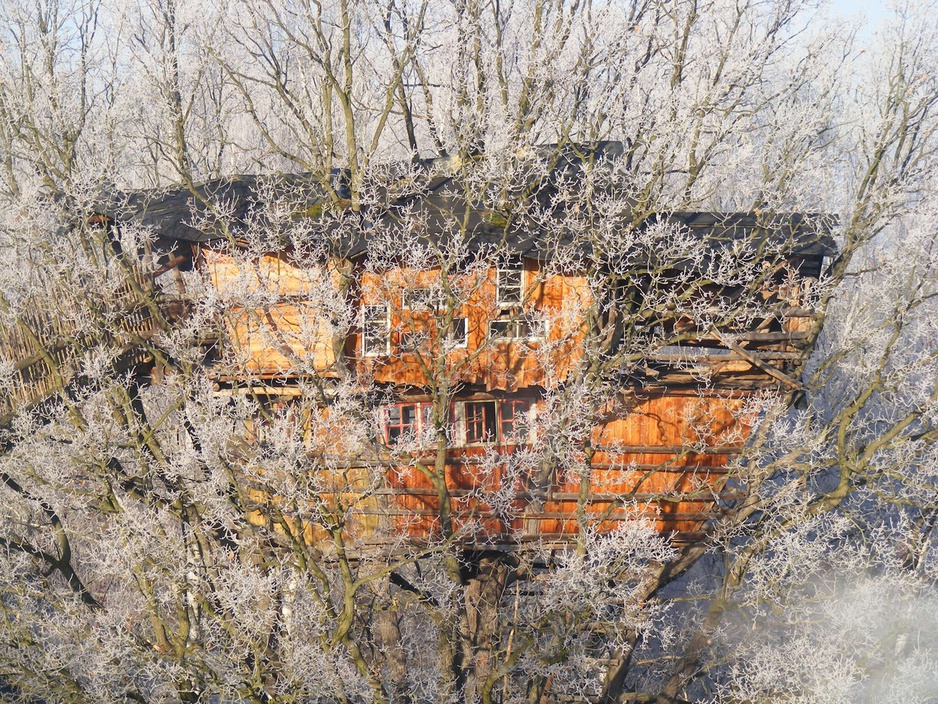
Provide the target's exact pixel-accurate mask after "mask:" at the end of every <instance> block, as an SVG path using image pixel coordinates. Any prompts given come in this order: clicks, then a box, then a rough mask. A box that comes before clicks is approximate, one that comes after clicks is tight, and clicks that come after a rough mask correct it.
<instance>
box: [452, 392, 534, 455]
mask: <svg viewBox="0 0 938 704" xmlns="http://www.w3.org/2000/svg"><path fill="white" fill-rule="evenodd" d="M462 404H463V409H462V410H463V413H462V422H463V428H464V431H465V432H464V433H463V438H464V441H465V444H466V445H482V444H497V445H525V444H527V442H528V437H527V434H528V432H529V429H528V418H527V415H528V413H529V412H530V410H531V402H530V401H528V400H527V399H508V400H502V399H486V400H480V401H463V402H462ZM519 431H521V432H520V434H519Z"/></svg>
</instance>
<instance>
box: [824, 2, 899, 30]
mask: <svg viewBox="0 0 938 704" xmlns="http://www.w3.org/2000/svg"><path fill="white" fill-rule="evenodd" d="M831 9H832V10H833V11H834V12H836V13H838V14H841V15H844V16H845V17H848V18H850V19H858V18H859V17H860V15H861V14H863V15H865V16H866V20H867V22H868V23H869V24H870V26H871V29H873V30H874V31H875V29H876V25H879V24H882V23H883V22H884V21H885V19H886V17H887V16H888V15H889V3H888V2H886V0H831Z"/></svg>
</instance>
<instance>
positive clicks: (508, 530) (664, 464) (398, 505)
mask: <svg viewBox="0 0 938 704" xmlns="http://www.w3.org/2000/svg"><path fill="white" fill-rule="evenodd" d="M746 401H747V400H746V398H745V397H743V396H738V395H737V396H731V397H693V396H668V395H662V396H656V397H654V398H647V399H644V400H641V401H635V400H633V403H632V404H631V406H632V407H631V408H628V409H619V412H618V413H617V414H613V416H611V417H610V420H609V421H608V422H606V423H605V424H603V425H602V426H600V427H597V428H596V429H595V430H594V431H593V433H592V437H591V438H590V439H589V440H590V444H591V446H592V448H593V450H594V451H595V454H594V455H593V456H592V458H591V460H590V461H589V462H588V463H587V462H586V460H585V456H584V455H582V454H581V455H580V456H579V457H577V456H574V457H572V458H568V460H567V463H566V464H565V465H564V466H562V467H550V468H548V469H549V472H548V476H546V477H539V475H540V474H541V473H542V471H543V468H542V466H541V465H540V464H536V465H533V466H532V465H531V463H525V462H521V463H518V462H517V460H518V459H519V458H520V457H521V455H517V454H513V453H516V452H518V451H519V450H523V449H524V448H523V447H521V446H514V445H507V446H494V445H488V446H482V445H476V446H468V447H452V448H450V449H449V450H448V451H447V461H446V465H445V467H446V468H445V485H446V488H447V491H448V493H449V495H450V505H449V508H450V511H451V513H452V519H453V528H454V530H455V531H456V532H457V534H458V539H459V540H460V541H461V542H464V543H467V544H475V545H482V544H486V543H490V544H494V543H513V544H517V543H522V542H526V541H531V540H540V539H545V540H552V541H561V542H566V541H570V540H572V539H574V538H575V536H576V535H577V534H578V533H580V532H581V531H582V530H598V531H601V532H603V531H609V530H612V529H614V528H615V527H616V525H618V524H619V523H620V522H622V521H625V520H634V519H636V518H641V519H643V520H647V521H650V522H651V523H652V524H653V525H654V526H655V527H656V529H657V530H659V531H661V532H663V533H667V534H675V536H676V538H677V539H681V538H682V537H686V536H690V535H693V534H696V533H697V532H699V531H700V530H702V529H703V528H704V526H705V524H706V521H707V520H708V519H709V518H710V517H711V516H714V515H716V513H717V511H718V509H717V507H716V500H717V499H718V498H719V497H723V498H726V497H727V496H728V495H729V494H728V493H727V491H726V486H725V485H726V481H727V479H728V476H729V474H728V473H729V472H730V471H731V470H730V466H729V464H728V462H729V460H730V459H731V458H732V457H734V456H735V455H736V454H737V453H738V451H739V448H740V447H741V446H742V444H743V443H744V441H745V438H746V436H747V435H748V432H749V420H750V419H749V418H747V417H746V412H747V410H746V409H747V405H746ZM326 436H331V437H336V435H335V433H333V432H331V431H330V432H324V433H323V438H322V439H320V440H318V441H314V442H312V445H311V451H312V452H313V453H314V454H316V455H318V456H319V457H321V458H323V460H324V464H323V467H322V468H321V469H320V470H319V474H318V475H317V478H316V480H315V481H316V485H317V490H318V491H319V492H320V493H319V494H318V499H317V500H318V501H319V502H322V504H321V505H322V506H323V507H327V508H330V509H333V510H339V511H340V512H341V513H342V515H343V516H344V517H345V520H347V521H348V524H347V527H348V529H349V532H350V533H351V541H352V542H353V543H357V544H367V543H370V542H375V541H380V540H382V539H384V538H386V537H387V536H389V535H393V536H398V537H406V538H407V539H410V540H414V541H417V542H427V541H433V540H438V539H440V538H441V537H442V533H441V524H440V518H441V505H440V499H439V495H438V491H437V489H436V488H435V487H434V484H433V481H431V478H430V476H428V472H431V471H432V466H433V460H434V452H435V451H434V450H433V449H431V448H427V449H426V451H424V452H422V453H419V454H417V455H412V457H413V461H412V462H410V463H408V462H407V461H404V460H401V459H394V458H393V457H392V456H390V455H388V454H386V453H381V454H380V455H378V456H376V457H375V458H374V460H373V461H371V462H368V461H363V460H364V457H363V453H362V452H360V451H359V452H357V453H354V454H350V455H348V456H346V458H345V460H344V461H343V459H342V458H341V457H340V456H337V455H336V454H335V453H336V451H338V450H341V448H339V447H338V446H336V445H334V444H332V443H330V442H329V441H328V439H327V437H326ZM345 449H346V450H347V451H351V450H352V449H353V448H351V447H348V448H345ZM327 454H328V457H329V460H328V461H325V460H326V455H327ZM499 456H500V458H499ZM382 458H383V459H382ZM418 462H422V463H423V467H422V468H420V467H418V466H417V464H418ZM581 477H582V478H583V481H584V486H585V493H584V492H583V491H581V490H582V489H583V488H584V487H581ZM583 497H585V500H584V498H583ZM314 523H315V522H314ZM307 532H308V533H309V536H311V539H315V540H320V539H325V540H328V536H327V535H326V533H325V529H324V524H319V525H315V524H311V525H310V526H309V527H308V528H307ZM382 536H383V537H382Z"/></svg>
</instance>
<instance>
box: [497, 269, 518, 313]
mask: <svg viewBox="0 0 938 704" xmlns="http://www.w3.org/2000/svg"><path fill="white" fill-rule="evenodd" d="M523 302H524V269H523V268H522V266H521V263H520V262H507V263H504V264H500V265H499V266H498V267H497V268H496V270H495V303H496V305H498V306H501V307H511V306H520V305H521V304H522V303H523Z"/></svg>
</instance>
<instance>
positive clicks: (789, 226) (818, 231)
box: [97, 142, 836, 258]
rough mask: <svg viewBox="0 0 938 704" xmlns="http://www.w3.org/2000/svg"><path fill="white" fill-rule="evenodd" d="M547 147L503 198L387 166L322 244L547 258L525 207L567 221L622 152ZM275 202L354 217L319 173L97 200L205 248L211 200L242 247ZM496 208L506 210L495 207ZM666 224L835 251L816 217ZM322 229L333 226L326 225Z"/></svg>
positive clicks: (711, 245) (338, 181)
mask: <svg viewBox="0 0 938 704" xmlns="http://www.w3.org/2000/svg"><path fill="white" fill-rule="evenodd" d="M541 149H542V150H544V151H545V152H546V153H552V154H554V155H555V159H554V162H553V163H552V165H551V168H550V170H549V171H548V173H547V175H546V176H542V177H541V178H540V180H539V181H538V182H536V183H527V184H522V185H520V186H519V187H518V189H517V190H516V191H515V192H511V191H508V192H504V191H502V192H499V193H498V194H486V195H485V196H483V197H482V198H480V197H479V196H478V195H477V194H476V193H475V192H470V189H468V188H467V187H466V186H465V184H464V183H463V182H462V181H460V180H459V179H458V178H457V177H456V176H455V175H453V174H452V173H450V172H454V171H456V169H454V168H453V164H452V161H451V160H449V159H445V158H444V159H431V160H425V161H422V162H419V163H417V164H408V165H401V166H400V167H399V168H396V167H395V166H391V167H389V168H388V172H387V173H386V174H384V176H385V179H384V181H383V182H381V185H380V186H379V188H377V189H375V193H376V197H375V199H374V201H373V204H370V205H365V206H363V208H362V210H361V212H360V213H358V214H356V215H355V217H354V218H352V220H353V225H352V227H344V228H342V232H343V234H342V235H341V236H338V237H337V236H336V234H335V231H334V230H329V232H328V233H325V232H324V237H328V238H332V239H335V240H337V241H336V242H335V243H334V246H335V247H337V248H339V249H340V250H341V253H342V254H343V255H344V256H347V257H352V258H354V257H358V256H362V255H364V254H366V252H367V251H368V245H369V241H370V240H371V238H372V234H373V233H374V232H376V231H378V230H379V229H385V228H390V229H391V230H392V231H393V228H400V229H401V233H400V234H401V236H402V238H410V237H415V238H417V239H419V240H423V241H428V242H435V243H440V242H443V241H445V240H446V239H447V238H450V237H457V236H459V237H464V238H467V239H468V240H469V241H471V242H472V243H473V244H474V245H477V246H480V247H481V246H487V245H488V246H492V247H494V248H498V249H499V250H500V251H502V252H504V253H508V254H514V255H518V256H528V257H533V258H542V257H545V256H547V255H548V254H549V252H548V251H547V248H548V247H551V246H556V245H557V244H558V243H556V242H553V243H548V242H546V241H545V239H544V238H543V237H541V236H540V235H539V228H538V226H537V224H536V222H535V221H534V219H533V218H532V216H531V212H530V211H531V210H532V209H530V207H529V206H531V205H534V206H535V207H534V208H533V211H540V212H541V213H543V212H544V209H545V208H547V209H552V210H550V212H553V213H554V214H555V215H557V216H558V217H562V215H563V213H562V212H561V211H562V208H563V207H564V205H563V204H558V202H557V201H556V200H555V199H554V195H555V193H556V192H557V187H556V186H557V184H558V183H559V182H560V181H561V180H564V179H571V178H573V179H575V178H576V174H577V172H578V169H580V168H581V165H582V162H583V160H584V159H585V158H592V159H594V160H597V159H600V160H601V159H610V160H611V159H614V158H615V157H616V155H617V154H619V153H621V145H620V144H618V143H616V142H604V143H600V144H599V145H598V146H596V147H595V148H594V149H592V150H581V151H580V152H576V151H575V150H574V149H573V148H570V149H564V150H560V151H559V152H557V151H554V152H551V150H550V147H548V146H545V147H542V148H541ZM558 154H559V156H558ZM584 155H585V156H584ZM330 189H331V193H330V192H329V191H330ZM270 195H276V196H285V197H288V198H289V199H290V201H291V204H290V205H291V208H292V211H293V213H294V214H295V216H296V217H316V218H318V217H321V216H322V215H323V213H325V212H326V211H329V210H330V209H332V210H334V211H344V212H345V213H349V214H350V212H349V211H348V206H349V204H350V203H349V201H348V200H347V198H348V196H349V192H348V188H347V177H346V174H345V173H344V172H341V171H333V172H332V173H331V174H329V176H328V177H326V178H323V177H321V176H317V175H315V174H297V175H275V176H256V175H243V176H233V177H230V178H224V179H217V180H214V181H210V182H207V183H204V184H202V185H200V186H198V187H196V188H195V189H193V190H189V189H187V188H176V189H166V190H142V191H133V192H129V193H119V192H113V193H111V194H109V195H108V197H107V198H105V199H102V200H101V202H100V204H99V207H98V210H97V212H100V213H102V214H105V215H107V216H108V217H111V218H112V219H114V220H116V221H118V222H121V221H124V222H127V221H133V222H136V223H138V224H140V225H143V226H145V227H148V228H152V230H153V231H154V233H155V234H156V236H157V237H158V238H160V239H163V240H170V241H183V242H194V243H208V242H211V241H213V240H218V239H223V238H226V237H227V235H226V233H225V231H224V229H223V228H221V227H218V226H217V225H213V217H214V216H213V215H212V213H211V211H210V209H209V208H207V207H206V205H205V203H206V202H208V203H212V204H213V205H214V207H216V208H218V210H219V211H220V212H223V213H224V217H225V221H226V223H228V225H229V227H230V232H231V234H232V235H233V236H234V237H235V238H236V239H237V238H238V236H239V234H241V233H243V232H244V231H245V230H246V224H247V223H248V222H251V221H255V222H256V221H258V219H259V218H263V212H264V199H265V197H267V198H269V197H270ZM489 196H491V197H489ZM480 200H491V201H492V202H491V203H486V202H479V201H480ZM498 202H501V203H503V204H505V205H502V206H499V205H498V204H497V203H498ZM261 222H263V220H261ZM660 222H669V223H673V224H675V225H678V226H682V227H687V228H689V229H690V230H691V231H700V232H701V240H702V242H705V243H706V246H707V247H708V249H710V250H712V251H715V252H716V251H723V250H725V249H726V248H727V247H728V246H731V245H732V244H733V243H734V242H740V241H745V242H746V243H747V246H749V247H755V248H756V249H765V250H766V254H767V255H768V253H769V252H768V250H772V252H773V253H775V254H776V255H777V254H779V253H783V254H785V255H786V256H791V255H800V256H805V257H822V256H829V255H832V254H833V253H834V252H835V251H836V246H835V243H834V240H833V238H832V237H831V236H830V232H831V229H832V227H833V225H834V219H833V218H832V217H831V216H824V215H820V214H811V213H790V214H783V213H761V212H758V211H756V212H751V213H738V212H671V213H662V214H656V215H652V216H651V217H649V218H646V219H645V221H644V222H643V223H642V224H641V225H639V227H645V226H650V225H652V224H654V223H660ZM324 224H325V227H326V228H328V227H330V223H329V221H324ZM628 226H632V225H631V223H623V227H628ZM414 228H417V229H418V231H416V232H414V231H413V230H414ZM457 233H458V234H457ZM704 233H706V234H704ZM566 239H567V240H568V241H567V242H566V243H564V242H561V243H559V244H560V245H561V246H563V245H564V244H567V245H573V246H575V247H576V248H577V249H578V250H579V251H580V252H581V253H583V254H587V255H589V254H591V252H590V251H588V247H585V246H584V245H583V244H582V243H577V240H578V238H576V237H575V236H574V235H573V234H572V233H571V234H570V235H569V236H568V237H566ZM284 245H286V243H284Z"/></svg>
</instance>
